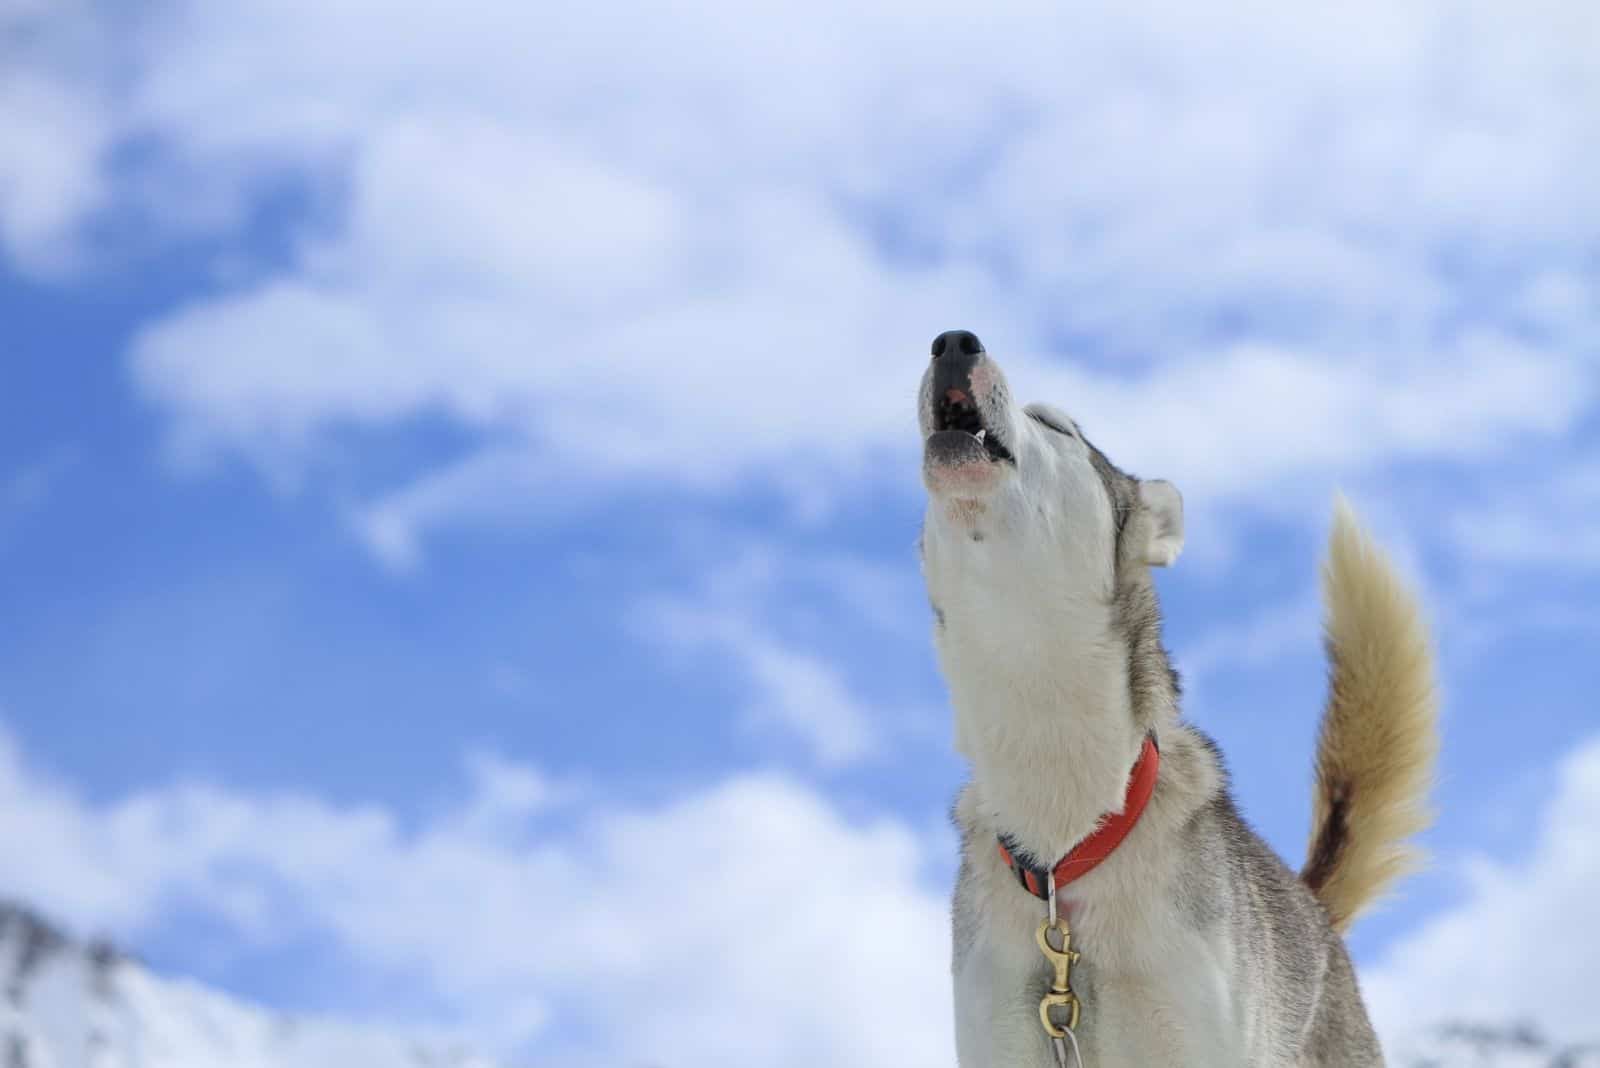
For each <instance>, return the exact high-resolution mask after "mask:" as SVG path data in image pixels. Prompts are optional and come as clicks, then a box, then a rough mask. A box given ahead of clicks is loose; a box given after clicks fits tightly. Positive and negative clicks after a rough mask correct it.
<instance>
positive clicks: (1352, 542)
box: [1300, 498, 1439, 932]
mask: <svg viewBox="0 0 1600 1068" xmlns="http://www.w3.org/2000/svg"><path fill="white" fill-rule="evenodd" d="M1322 580H1323V600H1324V602H1325V607H1326V610H1327V620H1326V624H1325V626H1326V635H1325V636H1326V642H1327V650H1328V673H1329V682H1328V705H1327V708H1326V709H1325V710H1324V712H1323V715H1322V734H1321V738H1320V739H1319V740H1318V743H1317V784H1316V796H1315V798H1314V800H1313V809H1312V828H1311V845H1310V849H1309V852H1308V855H1307V857H1306V866H1305V868H1304V870H1303V871H1301V873H1300V877H1301V878H1302V879H1304V880H1305V882H1306V885H1308V886H1310V887H1311V889H1312V891H1313V892H1315V893H1316V895H1317V897H1318V898H1320V899H1321V900H1322V903H1323V905H1324V906H1326V907H1327V910H1328V914H1329V917H1330V918H1331V919H1332V921H1333V926H1334V928H1335V929H1336V930H1338V931H1340V932H1343V931H1344V930H1346V929H1347V928H1348V927H1349V926H1350V924H1351V922H1352V921H1353V920H1354V919H1355V918H1356V916H1357V915H1358V914H1359V913H1360V912H1361V911H1362V910H1363V909H1365V908H1366V907H1367V906H1368V905H1370V904H1372V902H1373V901H1374V900H1375V899H1376V898H1377V897H1378V896H1379V895H1380V894H1381V893H1382V892H1383V891H1384V890H1385V889H1386V888H1387V887H1388V886H1389V884H1390V883H1392V882H1394V881H1395V880H1396V879H1398V878H1400V877H1401V876H1403V875H1405V874H1407V873H1408V872H1410V871H1412V870H1414V869H1415V868H1416V867H1418V866H1419V864H1420V861H1421V854H1420V852H1419V851H1418V850H1416V849H1415V848H1413V847H1412V846H1410V845H1409V844H1407V842H1406V839H1407V838H1409V837H1411V836H1412V835H1414V834H1416V833H1418V832H1419V831H1421V830H1422V829H1423V828H1425V827H1426V826H1427V825H1428V823H1429V821H1430V819H1431V814H1430V813H1429V812H1428V809H1427V794H1428V788H1429V786H1430V785H1431V783H1432V779H1433V764H1434V758H1435V756H1436V755H1437V753H1438V749H1439V735H1438V725H1437V722H1436V718H1437V707H1438V697H1437V694H1436V691H1435V688H1434V669H1433V653H1432V649H1431V648H1430V644H1429V639H1428V631H1427V628H1426V626H1425V625H1424V624H1423V621H1422V613H1421V610H1420V608H1419V607H1418V605H1417V602H1416V600H1415V598H1413V596H1412V595H1411V593H1410V591H1408V590H1407V589H1406V588H1405V586H1404V585H1403V584H1402V583H1401V581H1400V578H1399V576H1398V575H1396V574H1395V572H1394V569H1393V567H1392V566H1391V565H1390V564H1389V562H1388V561H1387V560H1386V559H1385V558H1384V556H1383V554H1382V553H1381V552H1380V551H1379V550H1378V548H1377V546H1376V545H1374V544H1373V543H1372V540H1371V538H1370V537H1369V536H1368V535H1367V534H1366V532H1365V531H1363V530H1362V529H1361V527H1360V525H1359V523H1358V522H1357V521H1356V517H1355V514H1354V513H1353V512H1352V511H1351V509H1350V506H1349V505H1348V504H1347V503H1346V502H1345V501H1344V499H1343V498H1340V499H1339V501H1338V502H1337V504H1336V506H1335V514H1334V519H1333V537H1332V540H1331V543H1330V545H1329V549H1328V560H1327V563H1326V564H1325V565H1324V567H1323V574H1322Z"/></svg>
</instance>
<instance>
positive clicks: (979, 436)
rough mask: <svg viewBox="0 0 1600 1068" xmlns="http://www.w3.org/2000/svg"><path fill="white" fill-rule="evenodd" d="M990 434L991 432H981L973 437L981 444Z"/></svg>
mask: <svg viewBox="0 0 1600 1068" xmlns="http://www.w3.org/2000/svg"><path fill="white" fill-rule="evenodd" d="M988 434H989V432H988V431H987V430H980V431H978V432H977V433H976V434H974V435H973V437H975V438H977V439H978V441H979V442H980V443H981V442H982V441H983V439H984V438H985V437H987V436H988Z"/></svg>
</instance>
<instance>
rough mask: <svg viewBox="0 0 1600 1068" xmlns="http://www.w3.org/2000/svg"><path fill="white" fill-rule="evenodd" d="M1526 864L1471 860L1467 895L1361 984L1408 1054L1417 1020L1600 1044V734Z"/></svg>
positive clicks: (1464, 869)
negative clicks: (1518, 1026) (1515, 1028)
mask: <svg viewBox="0 0 1600 1068" xmlns="http://www.w3.org/2000/svg"><path fill="white" fill-rule="evenodd" d="M1555 778H1556V785H1555V790H1554V793H1553V794H1552V795H1551V797H1550V799H1549V800H1548V802H1547V803H1546V804H1545V806H1544V808H1543V810H1542V811H1541V812H1540V813H1539V815H1538V817H1537V818H1536V819H1535V820H1534V821H1533V823H1532V825H1531V826H1532V831H1533V833H1532V834H1531V835H1530V845H1529V850H1528V853H1527V855H1526V856H1523V857H1518V858H1514V859H1504V860H1503V859H1496V858H1490V857H1471V858H1468V859H1467V860H1466V861H1465V862H1464V863H1462V865H1461V876H1462V880H1463V882H1464V898H1463V900H1462V901H1461V902H1460V903H1459V904H1458V905H1455V906H1454V907H1452V908H1449V909H1447V910H1446V911H1444V912H1443V913H1441V914H1439V915H1438V916H1436V917H1435V918H1433V919H1432V920H1430V921H1428V922H1427V923H1426V924H1424V925H1423V926H1422V927H1421V928H1420V929H1419V930H1417V931H1415V932H1413V933H1412V934H1409V935H1407V936H1405V937H1402V938H1401V939H1400V940H1399V941H1398V942H1396V943H1395V944H1394V945H1392V946H1391V947H1390V948H1389V949H1388V950H1387V951H1386V952H1385V954H1384V957H1383V959H1382V961H1381V962H1380V963H1379V964H1378V965H1377V966H1376V967H1375V968H1372V969H1370V970H1369V971H1367V972H1366V973H1365V974H1364V976H1363V978H1362V985H1363V988H1364V990H1365V992H1366V995H1367V999H1368V1002H1369V1004H1370V1007H1371V1009H1372V1012H1373V1017H1374V1020H1375V1022H1376V1023H1377V1024H1378V1025H1379V1027H1380V1030H1382V1032H1383V1033H1384V1034H1385V1035H1387V1036H1389V1037H1390V1038H1391V1039H1393V1040H1395V1042H1396V1045H1395V1048H1396V1049H1400V1048H1403V1047H1404V1043H1405V1042H1406V1041H1408V1038H1407V1036H1409V1035H1412V1034H1414V1033H1415V1031H1416V1028H1417V1027H1418V1025H1419V1023H1421V1022H1423V1021H1430V1020H1440V1019H1453V1020H1461V1021H1466V1022H1471V1023H1482V1024H1504V1023H1508V1022H1516V1021H1521V1020H1535V1021H1538V1022H1539V1023H1540V1024H1541V1025H1542V1026H1544V1027H1546V1028H1548V1029H1549V1030H1550V1031H1551V1032H1552V1033H1554V1034H1557V1035H1563V1036H1568V1037H1571V1038H1574V1039H1582V1038H1596V1037H1600V1032H1597V1031H1596V1029H1595V1015H1594V1006H1593V992H1594V990H1595V989H1596V987H1597V985H1600V941H1597V937H1596V936H1597V932H1600V922H1597V921H1600V911H1597V908H1596V904H1595V902H1596V898H1595V893H1594V888H1595V886H1596V884H1597V883H1600V738H1592V739H1590V740H1589V741H1587V742H1585V743H1584V744H1582V745H1580V746H1579V747H1578V748H1577V749H1576V750H1575V751H1573V752H1572V753H1571V754H1570V755H1569V756H1568V757H1567V758H1566V759H1565V760H1564V761H1562V763H1561V765H1560V767H1559V769H1557V773H1556V777H1555Z"/></svg>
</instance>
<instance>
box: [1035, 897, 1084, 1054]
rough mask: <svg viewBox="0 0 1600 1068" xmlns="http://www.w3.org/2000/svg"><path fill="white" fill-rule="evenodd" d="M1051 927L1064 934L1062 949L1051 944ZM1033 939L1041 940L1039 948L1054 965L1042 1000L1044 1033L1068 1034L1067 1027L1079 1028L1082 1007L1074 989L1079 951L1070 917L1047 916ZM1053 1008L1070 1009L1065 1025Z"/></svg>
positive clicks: (1060, 1036) (1041, 1011)
mask: <svg viewBox="0 0 1600 1068" xmlns="http://www.w3.org/2000/svg"><path fill="white" fill-rule="evenodd" d="M1052 931H1054V932H1055V933H1056V934H1059V935H1060V936H1061V948H1060V949H1057V948H1056V947H1055V946H1053V945H1051V944H1050V933H1051V932H1052ZM1034 941H1036V942H1038V943H1039V952H1041V953H1043V954H1044V957H1045V960H1047V961H1049V962H1050V965H1051V967H1053V968H1054V969H1055V976H1054V978H1052V979H1051V981H1050V990H1049V992H1048V993H1047V994H1045V996H1044V997H1043V998H1041V999H1040V1001H1039V1022H1040V1023H1042V1024H1043V1025H1044V1030H1045V1034H1047V1035H1049V1036H1050V1037H1051V1038H1066V1037H1067V1032H1068V1031H1076V1030H1077V1029H1078V1016H1079V1014H1080V1012H1081V1011H1082V1008H1083V1006H1082V1005H1081V1004H1080V1003H1079V1001H1078V995H1076V994H1074V993H1073V992H1072V966H1073V965H1074V964H1076V963H1077V961H1078V954H1077V952H1076V951H1075V950H1073V948H1072V928H1070V927H1069V926H1067V921H1066V919H1065V918H1063V917H1060V916H1057V917H1055V918H1054V919H1046V920H1045V921H1044V922H1042V923H1040V924H1039V930H1038V931H1036V932H1035V933H1034ZM1052 1009H1065V1010H1066V1011H1067V1013H1068V1016H1067V1022H1066V1026H1065V1028H1062V1027H1061V1026H1058V1025H1057V1024H1056V1022H1055V1021H1054V1020H1052V1019H1051V1018H1050V1011H1051V1010H1052Z"/></svg>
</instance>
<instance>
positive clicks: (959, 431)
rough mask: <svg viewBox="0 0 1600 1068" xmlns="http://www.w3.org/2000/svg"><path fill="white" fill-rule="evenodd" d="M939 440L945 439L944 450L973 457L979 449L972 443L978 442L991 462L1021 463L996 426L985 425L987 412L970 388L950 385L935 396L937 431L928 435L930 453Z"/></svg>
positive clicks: (940, 445)
mask: <svg viewBox="0 0 1600 1068" xmlns="http://www.w3.org/2000/svg"><path fill="white" fill-rule="evenodd" d="M936 439H942V440H940V441H939V443H938V446H937V448H938V451H940V452H946V451H949V452H954V453H957V454H967V455H969V456H971V455H972V454H973V453H974V452H975V450H974V449H973V448H972V446H973V445H974V444H976V445H977V446H978V447H979V450H981V452H982V455H983V457H984V458H985V459H987V460H989V461H990V462H995V463H1008V464H1012V465H1013V466H1014V465H1015V464H1016V462H1017V458H1016V457H1015V456H1013V455H1012V454H1011V450H1010V449H1008V448H1006V446H1005V442H1003V441H1002V440H1000V435H999V434H998V433H996V432H995V430H994V429H993V428H992V427H989V426H986V425H984V420H983V413H982V412H981V411H979V409H978V405H977V404H976V403H975V402H974V401H973V399H972V394H971V391H970V390H963V389H959V388H956V387H950V388H947V389H946V390H945V391H944V395H943V396H941V397H938V398H936V399H935V401H934V405H933V433H932V434H930V435H929V436H928V442H927V447H928V451H929V452H930V454H931V453H933V452H934V451H935V448H936V446H935V440H936Z"/></svg>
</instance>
